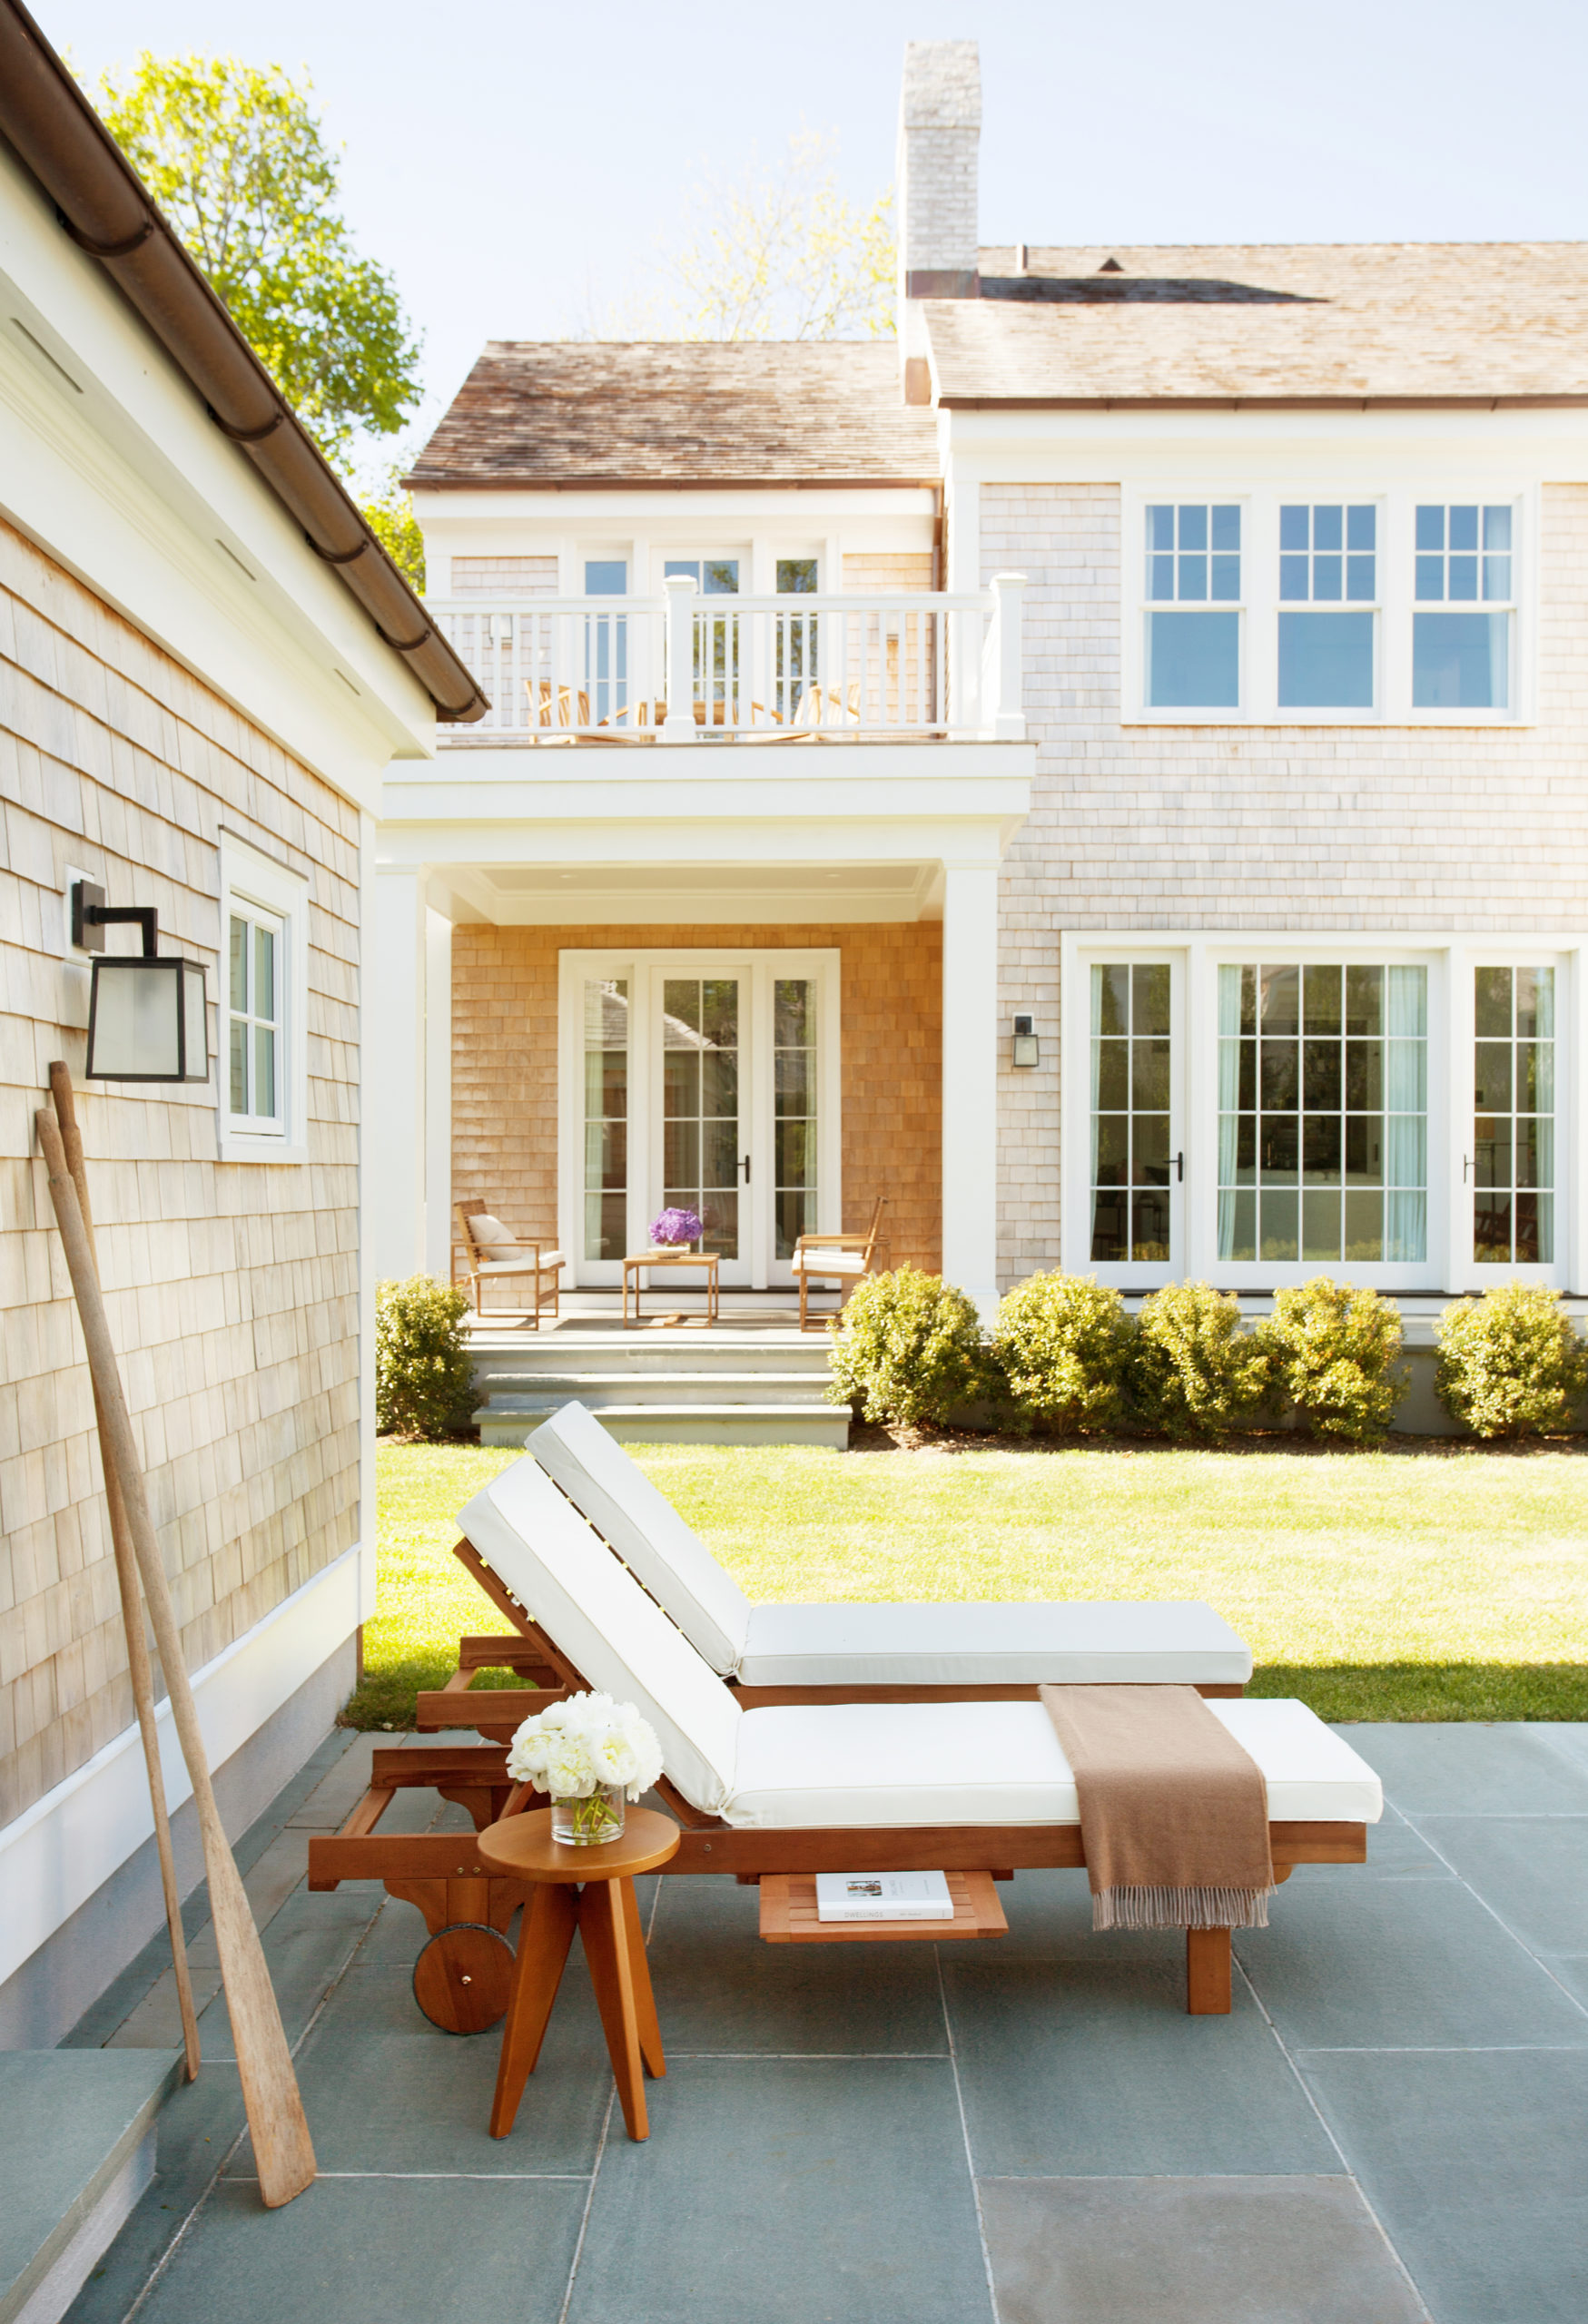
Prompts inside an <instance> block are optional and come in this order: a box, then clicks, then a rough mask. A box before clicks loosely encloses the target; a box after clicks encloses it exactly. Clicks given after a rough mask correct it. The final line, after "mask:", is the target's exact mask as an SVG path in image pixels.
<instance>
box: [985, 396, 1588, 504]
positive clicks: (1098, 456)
mask: <svg viewBox="0 0 1588 2324" xmlns="http://www.w3.org/2000/svg"><path fill="white" fill-rule="evenodd" d="M947 420H948V427H947V429H946V432H945V440H944V446H943V467H944V472H945V474H946V473H947V472H948V469H949V468H950V465H951V463H952V465H953V466H955V467H963V468H965V469H967V470H968V471H971V472H972V477H973V479H974V480H979V481H984V482H987V483H1001V484H1047V483H1060V484H1074V483H1080V482H1085V481H1088V480H1089V479H1092V478H1096V479H1099V480H1115V481H1117V480H1118V479H1119V477H1120V475H1121V474H1122V473H1123V472H1124V463H1125V462H1127V461H1140V462H1142V463H1143V464H1146V465H1148V466H1149V465H1150V464H1151V463H1152V462H1153V461H1155V460H1159V459H1162V460H1164V461H1167V462H1169V463H1170V464H1171V465H1172V464H1173V463H1174V462H1175V461H1177V460H1179V459H1180V458H1183V457H1184V455H1185V454H1186V453H1187V452H1188V451H1189V450H1195V451H1196V452H1197V453H1198V455H1202V454H1208V455H1211V456H1216V457H1218V458H1222V459H1224V460H1227V461H1230V462H1238V461H1241V460H1254V459H1255V460H1260V461H1263V462H1267V461H1270V460H1273V461H1283V462H1287V461H1289V460H1290V459H1291V458H1295V457H1297V454H1298V452H1301V453H1302V456H1304V457H1310V456H1311V455H1312V454H1313V453H1314V452H1317V453H1318V454H1320V455H1321V456H1323V457H1325V458H1329V459H1335V460H1339V461H1341V462H1355V461H1356V460H1359V459H1364V458H1366V459H1376V458H1379V457H1381V456H1392V457H1394V458H1396V459H1397V460H1400V461H1403V462H1405V463H1406V469H1407V472H1408V473H1415V470H1416V469H1417V468H1419V467H1420V465H1421V463H1422V461H1423V460H1424V459H1425V458H1426V459H1427V460H1429V461H1430V462H1431V463H1432V464H1433V465H1435V466H1436V467H1439V468H1444V467H1445V466H1446V465H1447V464H1448V462H1449V461H1450V459H1451V458H1453V457H1456V458H1459V457H1461V456H1462V455H1463V454H1465V453H1469V452H1470V454H1471V455H1472V456H1473V457H1474V458H1476V459H1478V460H1480V461H1493V460H1495V459H1498V458H1502V457H1503V458H1504V460H1505V462H1506V464H1507V468H1508V470H1509V471H1511V472H1513V473H1516V472H1520V473H1523V474H1524V478H1525V477H1534V476H1536V477H1539V478H1544V477H1547V478H1549V479H1550V480H1552V481H1553V482H1557V483H1559V482H1565V483H1571V482H1578V483H1580V482H1583V480H1584V479H1588V409H1583V410H1578V409H1561V408H1559V407H1556V408H1555V409H1512V410H1506V411H1486V410H1481V409H1473V408H1471V407H1466V408H1464V409H1459V410H1451V409H1445V410H1436V409H1415V410H1410V411H1319V410H1310V411H1309V410H1307V409H1299V408H1298V409H1294V410H1287V411H1254V410H1246V411H1192V410H1184V409H1176V408H1175V407H1174V406H1173V405H1170V404H1164V405H1159V406H1158V407H1157V408H1156V409H1152V410H1148V411H1103V410H1097V411H1035V410H1032V411H955V410H950V411H949V413H948V414H947ZM1502 442H1503V444H1504V452H1503V454H1502V452H1501V448H1500V447H1501V444H1502ZM1303 448H1305V450H1304V451H1303Z"/></svg>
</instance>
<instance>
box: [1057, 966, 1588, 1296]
mask: <svg viewBox="0 0 1588 2324" xmlns="http://www.w3.org/2000/svg"><path fill="white" fill-rule="evenodd" d="M1585 959H1588V948H1585V947H1583V946H1582V945H1580V944H1578V943H1576V942H1575V941H1573V940H1572V939H1570V938H1560V937H1556V938H1547V939H1544V940H1543V941H1542V942H1541V943H1539V944H1537V945H1524V944H1523V943H1521V942H1513V943H1509V944H1507V943H1504V942H1496V941H1494V940H1483V939H1481V938H1473V937H1470V936H1448V937H1438V938H1434V939H1431V940H1424V941H1423V942H1422V943H1419V944H1417V945H1415V946H1414V945H1407V944H1406V941H1405V940H1404V939H1400V940H1397V939H1394V938H1386V937H1385V936H1382V935H1381V936H1379V937H1377V938H1375V937H1374V936H1372V935H1371V934H1368V935H1363V934H1359V933H1356V932H1353V933H1351V934H1349V935H1338V934H1336V935H1335V936H1333V937H1330V936H1327V935H1324V936H1309V937H1307V938H1306V939H1300V938H1297V937H1296V936H1294V935H1292V936H1289V937H1286V936H1260V937H1254V938H1244V937H1243V938H1226V937H1220V936H1218V934H1216V933H1211V932H1208V931H1192V932H1187V933H1184V934H1179V935H1169V936H1166V937H1163V938H1160V939H1155V940H1151V941H1149V940H1147V939H1146V938H1144V937H1142V936H1140V935H1139V934H1135V933H1127V934H1122V935H1114V936H1109V935H1099V936H1086V937H1080V936H1067V937H1065V938H1064V939H1063V940H1062V945H1061V989H1062V993H1063V1014H1062V1028H1063V1057H1064V1061H1065V1065H1066V1067H1067V1068H1068V1069H1067V1070H1065V1072H1064V1073H1063V1076H1062V1088H1063V1115H1062V1130H1061V1136H1062V1148H1061V1154H1060V1167H1061V1179H1062V1190H1063V1205H1062V1222H1061V1253H1062V1264H1063V1265H1064V1266H1065V1267H1066V1268H1068V1269H1070V1271H1071V1272H1073V1273H1078V1274H1082V1275H1096V1276H1097V1277H1098V1278H1099V1280H1100V1281H1101V1282H1104V1283H1111V1284H1115V1285H1119V1286H1120V1287H1121V1288H1125V1289H1134V1290H1149V1289H1151V1288H1153V1287H1154V1286H1155V1285H1159V1284H1162V1283H1168V1282H1173V1281H1179V1280H1185V1279H1193V1280H1194V1279H1196V1278H1198V1277H1200V1278H1203V1279H1205V1280H1207V1281H1208V1282H1210V1283H1214V1284H1217V1285H1219V1286H1221V1287H1222V1288H1223V1289H1225V1290H1229V1291H1243V1290H1251V1291H1256V1290H1271V1289H1273V1288H1275V1287H1276V1286H1277V1285H1283V1284H1288V1283H1303V1282H1305V1281H1307V1278H1308V1277H1309V1276H1311V1275H1332V1276H1334V1277H1335V1279H1336V1281H1339V1282H1352V1283H1360V1284H1364V1285H1370V1286H1376V1287H1377V1288H1379V1289H1383V1290H1390V1291H1404V1292H1412V1291H1447V1292H1453V1293H1455V1292H1462V1291H1481V1290H1482V1289H1483V1288H1484V1285H1486V1284H1492V1283H1494V1282H1497V1281H1504V1280H1507V1279H1509V1278H1510V1277H1511V1276H1519V1277H1521V1278H1522V1279H1524V1280H1526V1281H1533V1282H1537V1283H1542V1284H1545V1285H1555V1286H1557V1287H1559V1288H1562V1289H1570V1290H1573V1291H1577V1290H1582V1289H1583V1288H1585V1287H1588V1285H1585V1283H1584V1281H1583V1279H1582V1278H1583V1260H1582V1258H1581V1257H1580V1256H1573V1254H1574V1253H1580V1252H1581V1251H1582V1249H1583V1220H1584V1218H1588V1130H1585V1128H1584V1125H1583V1100H1584V1095H1585V1094H1588V1093H1585V1088H1584V1076H1583V1072H1582V1070H1581V1063H1582V1059H1581V1056H1580V1052H1581V1049H1582V1046H1583V1032H1584V1030H1588V1027H1585V1026H1584V1021H1583V1014H1582V1009H1581V1003H1580V1000H1579V999H1578V994H1579V990H1580V985H1581V980H1582V972H1583V961H1584V960H1585ZM1082 1068H1084V1069H1082Z"/></svg>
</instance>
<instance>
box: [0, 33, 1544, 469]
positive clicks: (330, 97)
mask: <svg viewBox="0 0 1588 2324" xmlns="http://www.w3.org/2000/svg"><path fill="white" fill-rule="evenodd" d="M31 5H33V7H34V10H35V14H36V15H37V17H38V20H39V22H40V24H41V25H42V26H43V29H44V32H45V34H47V35H48V37H49V38H50V39H51V40H53V41H54V44H55V45H56V47H57V48H63V49H69V50H70V52H71V54H72V59H73V62H74V64H75V66H76V68H77V70H78V72H79V73H80V74H83V75H84V78H85V79H87V80H88V81H89V82H90V83H91V84H92V82H93V81H94V80H95V79H96V78H97V76H98V74H99V73H100V72H101V71H102V70H104V69H105V68H107V67H108V68H110V69H112V70H114V69H115V68H117V67H118V66H120V67H124V66H125V65H127V64H129V63H130V62H131V60H132V58H133V54H135V52H136V51H137V50H138V49H140V48H145V47H146V48H149V49H152V50H153V52H154V53H155V54H157V55H170V54H174V53H177V52H180V51H184V50H189V49H199V50H202V51H205V52H207V53H210V54H217V53H224V54H234V55H237V56H241V57H242V58H245V59H246V60H247V61H248V62H250V63H252V64H283V65H285V66H287V67H288V68H289V69H291V70H292V71H294V72H298V71H301V70H302V69H304V68H307V71H308V73H309V74H310V75H311V78H312V80H313V82H314V84H315V89H316V92H317V95H318V98H319V102H320V104H321V111H322V114H323V119H324V122H325V125H326V129H327V133H328V134H329V135H330V138H331V140H332V141H333V142H334V143H337V144H340V146H342V147H343V148H345V158H344V178H343V191H344V196H345V207H346V212H347V215H348V218H349V220H350V223H351V224H352V226H353V229H354V231H355V233H356V234H357V236H358V238H359V241H360V246H361V247H362V248H363V249H364V250H365V251H367V252H368V254H369V255H370V256H371V257H373V258H376V259H378V260H380V262H381V263H382V264H383V265H385V266H387V267H388V268H389V269H390V271H392V273H393V274H394V275H395V277H396V280H397V283H398V287H399V291H400V293H401V295H402V298H403V300H404V303H405V305H406V307H407V309H408V311H409V315H410V317H411V318H412V320H413V321H414V322H415V323H416V325H417V326H418V327H419V330H422V332H423V334H424V338H425V374H426V386H427V393H426V400H425V408H424V410H423V412H422V413H421V414H420V415H419V419H418V421H417V422H416V423H415V426H414V428H413V429H412V431H411V434H412V437H413V440H414V442H415V443H417V442H418V441H420V440H422V438H423V435H424V433H425V430H426V424H427V423H428V422H433V420H434V419H436V418H438V417H439V414H440V412H441V411H442V410H443V409H445V407H446V404H447V402H448V400H449V398H450V396H451V395H452V394H453V393H454V391H455V390H456V389H457V388H458V387H459V384H460V383H461V381H462V379H463V378H464V376H465V374H466V373H467V371H468V369H469V365H470V363H471V362H472V360H473V359H474V357H475V355H476V354H477V353H478V350H479V348H480V347H481V346H482V345H483V343H484V341H485V340H488V339H536V338H551V337H557V336H558V335H561V334H564V333H566V332H567V331H569V330H573V329H576V328H577V326H578V324H579V323H580V322H581V320H584V319H585V318H586V317H587V315H588V314H589V313H590V312H592V311H600V310H601V309H602V308H603V307H605V306H606V305H607V303H608V302H610V301H613V300H617V299H619V298H621V297H622V296H623V294H624V293H625V291H626V290H627V289H629V288H631V287H632V286H633V285H634V284H635V283H636V279H637V278H638V277H639V276H640V275H642V274H643V271H644V269H645V266H646V261H647V260H648V259H649V258H650V257H651V256H652V254H653V253H654V252H655V251H656V250H657V248H658V246H659V244H662V243H665V242H667V241H676V240H677V239H678V237H679V235H680V233H681V231H682V230H683V227H684V224H685V222H686V219H687V218H688V216H689V215H690V211H691V202H692V198H693V197H694V196H695V193H696V192H697V190H698V189H699V188H700V186H701V185H702V183H703V182H706V181H708V180H717V181H721V180H725V179H733V178H735V177H737V176H739V175H741V174H742V173H743V172H745V171H746V170H748V169H750V168H753V167H755V165H756V164H757V163H760V164H772V163H774V162H777V161H778V160H779V159H780V158H781V157H782V155H783V154H784V153H785V151H786V149H787V143H788V140H789V138H790V136H791V135H792V134H793V133H795V132H796V131H798V130H800V129H801V128H808V129H814V130H818V131H821V132H824V133H832V134H833V135H834V136H835V138H836V168H837V171H838V174H839V177H840V180H841V182H842V184H843V190H844V192H846V194H847V195H848V196H849V198H850V199H851V200H852V201H853V202H869V201H870V200H871V199H872V198H873V196H874V195H875V194H876V193H877V192H880V191H881V190H882V188H883V186H885V185H887V184H888V183H889V182H891V180H892V177H893V141H894V133H895V125H896V121H897V113H898V93H899V74H900V65H901V61H902V49H903V44H904V42H905V41H906V40H949V39H975V40H977V41H979V42H980V44H981V83H982V131H981V238H982V240H983V241H987V242H1013V241H1026V242H1035V243H1040V242H1046V241H1067V242H1068V241H1076V242H1093V241H1120V242H1149V241H1161V242H1179V241H1568V240H1569V241H1575V240H1579V239H1588V167H1585V165H1584V151H1583V128H1582V123H1583V88H1584V85H1585V84H1588V7H1584V6H1583V0H1510V4H1509V5H1503V6H1499V7H1496V6H1495V5H1493V0H1487V5H1478V0H1436V4H1435V0H1330V5H1317V4H1316V0H1313V4H1312V5H1304V4H1303V0H1114V4H1113V5H1097V0H1093V5H1090V7H1082V6H1080V5H1073V0H1067V4H1066V5H1055V0H954V5H951V6H949V7H947V8H945V7H944V6H943V5H942V0H801V5H799V6H798V7H797V8H794V7H789V6H777V7H774V6H769V5H765V0H749V5H741V6H740V7H738V8H737V9H728V8H720V7H716V8H695V9H688V8H685V7H681V6H679V5H676V0H674V5H667V0H601V5H599V6H596V5H590V0H585V4H584V5H579V6H573V5H559V6H547V5H544V0H469V5H467V6H463V7H453V8H445V7H440V8H439V7H437V6H435V5H419V0H380V5H379V6H378V7H377V6H375V5H371V0H359V4H358V5H350V0H272V5H271V7H270V8H269V9H268V10H261V8H260V6H259V5H258V0H134V5H128V0H31Z"/></svg>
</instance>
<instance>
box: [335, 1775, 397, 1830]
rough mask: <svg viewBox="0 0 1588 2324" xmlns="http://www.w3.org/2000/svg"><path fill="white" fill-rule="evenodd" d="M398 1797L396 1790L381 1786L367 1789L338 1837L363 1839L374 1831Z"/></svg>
mask: <svg viewBox="0 0 1588 2324" xmlns="http://www.w3.org/2000/svg"><path fill="white" fill-rule="evenodd" d="M396 1797H397V1794H396V1792H395V1791H388V1790H386V1789H384V1788H383V1787H380V1786H376V1787H374V1788H372V1789H370V1790H369V1791H367V1792H366V1793H365V1794H364V1797H362V1799H360V1802H359V1804H358V1806H357V1807H355V1808H354V1810H353V1812H352V1814H351V1815H350V1817H348V1820H347V1822H346V1823H345V1824H344V1825H343V1826H342V1827H341V1830H340V1832H339V1833H338V1835H337V1837H338V1838H339V1839H343V1840H358V1839H361V1838H362V1837H364V1835H365V1833H366V1832H372V1831H373V1830H374V1828H375V1827H376V1825H377V1824H378V1823H379V1822H380V1818H381V1817H382V1816H384V1815H385V1813H386V1811H387V1809H388V1808H389V1807H390V1805H391V1803H392V1801H393V1800H394V1799H395V1798H396Z"/></svg>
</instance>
